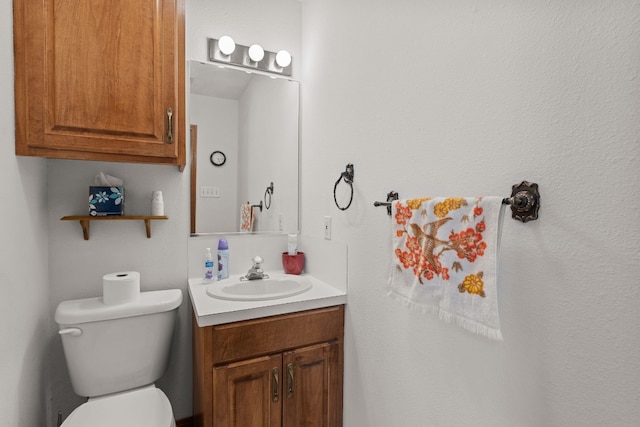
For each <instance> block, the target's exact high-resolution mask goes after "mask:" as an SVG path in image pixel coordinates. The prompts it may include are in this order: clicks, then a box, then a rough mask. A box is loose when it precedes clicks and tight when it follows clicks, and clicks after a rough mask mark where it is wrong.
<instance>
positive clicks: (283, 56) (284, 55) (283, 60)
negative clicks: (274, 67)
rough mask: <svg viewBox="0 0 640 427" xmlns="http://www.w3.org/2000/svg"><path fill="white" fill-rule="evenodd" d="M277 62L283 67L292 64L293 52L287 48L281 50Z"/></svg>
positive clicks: (277, 55) (277, 54)
mask: <svg viewBox="0 0 640 427" xmlns="http://www.w3.org/2000/svg"><path fill="white" fill-rule="evenodd" d="M276 64H278V66H280V67H282V68H286V67H288V66H289V65H291V54H290V53H289V52H287V51H286V50H280V51H278V53H276Z"/></svg>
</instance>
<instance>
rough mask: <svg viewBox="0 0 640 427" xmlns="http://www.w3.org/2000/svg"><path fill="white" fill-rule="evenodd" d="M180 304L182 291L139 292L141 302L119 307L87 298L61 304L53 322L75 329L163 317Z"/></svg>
mask: <svg viewBox="0 0 640 427" xmlns="http://www.w3.org/2000/svg"><path fill="white" fill-rule="evenodd" d="M180 304H182V291H181V290H180V289H167V290H162V291H149V292H140V301H136V302H130V303H124V304H116V305H105V304H104V303H103V302H102V297H96V298H85V299H76V300H70V301H63V302H61V303H60V304H58V308H57V309H56V314H55V317H54V318H55V321H56V323H57V324H59V325H75V324H79V323H89V322H100V321H103V320H112V319H121V318H125V317H134V316H142V315H145V314H152V313H162V312H164V311H170V310H173V309H175V308H177V307H179V306H180Z"/></svg>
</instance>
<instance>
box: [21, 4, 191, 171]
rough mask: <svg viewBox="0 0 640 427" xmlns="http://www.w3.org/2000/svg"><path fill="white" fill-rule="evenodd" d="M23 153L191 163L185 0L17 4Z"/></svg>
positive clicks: (46, 155) (62, 156)
mask: <svg viewBox="0 0 640 427" xmlns="http://www.w3.org/2000/svg"><path fill="white" fill-rule="evenodd" d="M14 53H15V101H16V154H18V155H27V156H41V157H52V158H67V159H84V160H105V161H124V162H144V163H159V164H174V165H184V164H185V160H186V159H185V149H184V147H185V141H184V139H185V137H184V136H185V135H184V132H185V130H184V129H185V126H184V0H136V1H131V0H83V1H71V0H14Z"/></svg>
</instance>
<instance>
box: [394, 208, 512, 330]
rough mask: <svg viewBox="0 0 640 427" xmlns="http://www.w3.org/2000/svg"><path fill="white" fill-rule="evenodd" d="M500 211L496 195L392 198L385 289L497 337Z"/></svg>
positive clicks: (410, 303) (423, 308)
mask: <svg viewBox="0 0 640 427" xmlns="http://www.w3.org/2000/svg"><path fill="white" fill-rule="evenodd" d="M502 213H503V206H502V198H500V197H488V196H487V197H468V198H453V197H449V198H445V197H436V198H421V199H409V200H398V201H394V202H393V203H392V214H393V216H392V231H393V235H392V243H393V254H392V259H393V262H392V268H391V274H390V277H389V295H390V296H392V297H394V298H395V299H397V300H400V301H401V302H403V303H404V304H405V305H407V306H409V307H411V308H414V309H418V310H420V311H422V312H428V311H437V312H438V314H439V317H440V319H442V320H444V321H446V322H451V321H455V322H456V323H457V324H458V325H460V326H462V327H463V328H465V329H467V330H469V331H471V332H475V333H478V334H480V335H484V336H487V337H489V338H492V339H496V340H502V333H501V332H500V319H499V316H498V296H497V284H496V277H497V274H496V271H497V257H498V248H499V242H500V233H501V229H502Z"/></svg>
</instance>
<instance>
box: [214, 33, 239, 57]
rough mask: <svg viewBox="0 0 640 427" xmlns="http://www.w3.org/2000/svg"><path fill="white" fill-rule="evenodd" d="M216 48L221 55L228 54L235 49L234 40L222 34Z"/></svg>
mask: <svg viewBox="0 0 640 427" xmlns="http://www.w3.org/2000/svg"><path fill="white" fill-rule="evenodd" d="M218 48H219V49H220V52H221V53H222V54H223V55H226V56H229V55H231V54H232V53H233V52H234V51H235V50H236V42H234V41H233V39H232V38H231V37H229V36H222V37H220V40H218Z"/></svg>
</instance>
